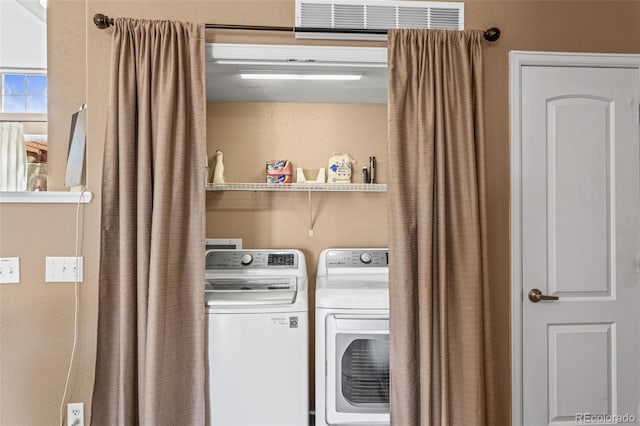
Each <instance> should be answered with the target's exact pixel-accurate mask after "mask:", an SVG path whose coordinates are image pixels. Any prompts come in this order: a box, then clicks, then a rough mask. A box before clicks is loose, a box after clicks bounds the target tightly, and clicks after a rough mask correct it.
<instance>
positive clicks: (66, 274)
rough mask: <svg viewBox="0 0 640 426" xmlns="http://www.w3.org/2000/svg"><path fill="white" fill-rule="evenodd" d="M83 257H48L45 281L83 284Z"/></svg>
mask: <svg viewBox="0 0 640 426" xmlns="http://www.w3.org/2000/svg"><path fill="white" fill-rule="evenodd" d="M82 259H83V258H82V257H78V259H77V260H78V261H77V262H76V258H75V257H52V256H47V262H46V274H45V281H46V282H48V283H72V282H75V280H76V278H77V279H78V282H79V283H81V282H82V264H83V262H82Z"/></svg>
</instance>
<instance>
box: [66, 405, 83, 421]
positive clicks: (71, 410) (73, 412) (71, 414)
mask: <svg viewBox="0 0 640 426" xmlns="http://www.w3.org/2000/svg"><path fill="white" fill-rule="evenodd" d="M67 426H84V402H72V403H69V404H67Z"/></svg>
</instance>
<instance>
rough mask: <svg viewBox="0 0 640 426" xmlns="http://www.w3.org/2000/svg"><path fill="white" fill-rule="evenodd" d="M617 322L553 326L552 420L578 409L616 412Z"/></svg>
mask: <svg viewBox="0 0 640 426" xmlns="http://www.w3.org/2000/svg"><path fill="white" fill-rule="evenodd" d="M614 330H615V326H614V325H613V324H571V325H550V326H549V335H548V336H549V342H548V348H549V355H548V358H549V413H550V415H549V423H555V422H566V421H570V422H573V421H575V415H576V413H612V407H613V406H615V405H616V404H615V401H614V400H613V398H612V395H611V391H612V389H613V388H614V384H615V374H616V371H615V363H612V362H611V361H612V359H611V354H612V353H613V346H612V343H613V341H614V340H615V331H614Z"/></svg>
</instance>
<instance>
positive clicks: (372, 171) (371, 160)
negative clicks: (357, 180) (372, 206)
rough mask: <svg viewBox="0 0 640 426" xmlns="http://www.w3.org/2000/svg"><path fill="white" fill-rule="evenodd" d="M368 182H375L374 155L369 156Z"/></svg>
mask: <svg viewBox="0 0 640 426" xmlns="http://www.w3.org/2000/svg"><path fill="white" fill-rule="evenodd" d="M369 183H376V157H369Z"/></svg>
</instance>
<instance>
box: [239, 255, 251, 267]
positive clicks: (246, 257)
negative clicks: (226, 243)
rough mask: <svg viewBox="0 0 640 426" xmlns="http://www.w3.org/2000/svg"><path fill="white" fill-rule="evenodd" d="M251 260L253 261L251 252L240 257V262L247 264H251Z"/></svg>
mask: <svg viewBox="0 0 640 426" xmlns="http://www.w3.org/2000/svg"><path fill="white" fill-rule="evenodd" d="M251 262H253V256H251V255H250V254H243V255H242V257H241V258H240V263H242V264H243V265H245V266H247V265H251Z"/></svg>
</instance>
